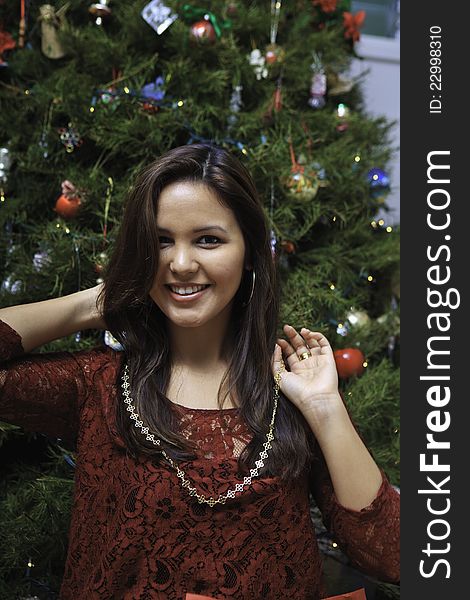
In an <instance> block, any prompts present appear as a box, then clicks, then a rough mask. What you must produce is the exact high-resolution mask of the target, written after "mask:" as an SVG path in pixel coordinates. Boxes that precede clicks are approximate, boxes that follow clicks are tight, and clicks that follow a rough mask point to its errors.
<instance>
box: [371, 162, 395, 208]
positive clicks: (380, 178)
mask: <svg viewBox="0 0 470 600" xmlns="http://www.w3.org/2000/svg"><path fill="white" fill-rule="evenodd" d="M367 181H368V182H369V185H370V191H371V197H372V198H374V199H375V200H379V201H383V199H384V197H385V195H386V194H387V193H388V192H389V191H390V177H389V176H388V175H387V173H385V171H383V170H382V169H378V168H374V169H371V170H370V171H369V172H368V173H367Z"/></svg>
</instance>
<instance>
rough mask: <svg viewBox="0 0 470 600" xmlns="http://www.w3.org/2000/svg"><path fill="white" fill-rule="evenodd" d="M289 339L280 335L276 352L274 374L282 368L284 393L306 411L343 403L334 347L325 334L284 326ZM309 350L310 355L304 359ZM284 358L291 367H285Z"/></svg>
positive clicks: (281, 387) (323, 408)
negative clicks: (284, 368) (304, 354)
mask: <svg viewBox="0 0 470 600" xmlns="http://www.w3.org/2000/svg"><path fill="white" fill-rule="evenodd" d="M283 329H284V333H285V334H286V336H287V338H288V339H287V340H285V339H282V338H279V339H278V340H277V345H276V348H275V350H274V353H273V360H272V367H273V375H275V374H276V373H277V371H278V370H279V369H281V381H280V389H281V391H282V393H283V394H284V395H285V396H286V397H287V398H288V399H289V400H290V401H291V402H292V403H293V404H295V405H296V406H297V408H298V409H299V410H300V411H301V412H302V413H303V414H306V413H311V412H312V411H314V412H315V411H319V412H321V413H323V414H325V411H326V412H328V408H329V406H330V405H331V406H333V405H336V403H337V402H338V401H339V402H341V403H342V400H341V396H340V395H339V390H338V372H337V370H336V363H335V359H334V356H333V350H332V348H331V346H330V343H329V342H328V340H327V339H326V337H325V336H324V335H323V334H322V333H320V332H318V331H310V330H309V329H306V328H305V327H303V328H302V329H301V330H300V333H298V332H297V331H296V329H294V327H292V326H290V325H284V328H283ZM304 352H308V353H309V354H310V356H308V357H307V358H304V359H302V358H301V355H302V354H303V353H304ZM282 361H284V362H285V363H287V365H288V368H289V370H284V371H283V370H282Z"/></svg>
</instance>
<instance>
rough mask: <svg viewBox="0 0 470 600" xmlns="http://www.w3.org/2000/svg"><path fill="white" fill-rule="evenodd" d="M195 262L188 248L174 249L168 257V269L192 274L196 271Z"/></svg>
mask: <svg viewBox="0 0 470 600" xmlns="http://www.w3.org/2000/svg"><path fill="white" fill-rule="evenodd" d="M197 266H198V265H197V262H196V261H195V259H194V256H193V253H192V251H191V249H190V248H188V247H186V246H184V247H183V246H180V247H176V246H175V247H174V249H173V252H172V255H171V257H170V269H171V270H172V271H177V272H186V271H189V272H193V271H196V270H197Z"/></svg>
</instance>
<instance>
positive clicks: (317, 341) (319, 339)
mask: <svg viewBox="0 0 470 600" xmlns="http://www.w3.org/2000/svg"><path fill="white" fill-rule="evenodd" d="M301 332H302V335H303V336H304V337H305V339H306V340H307V343H308V345H309V346H310V348H314V346H316V347H317V348H320V350H321V352H322V354H325V353H326V352H330V351H331V352H333V350H332V348H331V345H330V342H329V341H328V340H327V339H326V337H325V336H324V335H323V333H320V332H319V331H310V329H307V328H306V327H302V329H301Z"/></svg>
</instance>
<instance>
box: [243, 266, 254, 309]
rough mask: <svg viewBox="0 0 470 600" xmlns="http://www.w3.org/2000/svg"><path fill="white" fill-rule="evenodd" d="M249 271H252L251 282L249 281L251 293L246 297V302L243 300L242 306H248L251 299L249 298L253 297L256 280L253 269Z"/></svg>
mask: <svg viewBox="0 0 470 600" xmlns="http://www.w3.org/2000/svg"><path fill="white" fill-rule="evenodd" d="M251 272H252V273H253V279H252V282H251V294H250V297H249V298H248V302H244V303H243V304H242V306H243V307H245V306H248V304H250V301H251V299H252V297H253V291H254V289H255V280H256V275H255V270H254V269H253V270H252V271H251Z"/></svg>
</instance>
